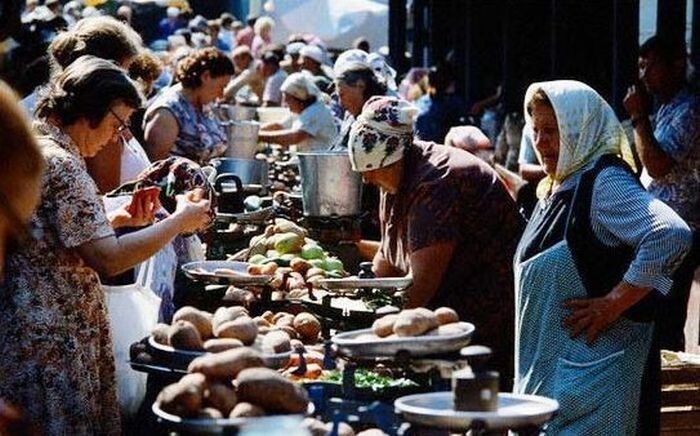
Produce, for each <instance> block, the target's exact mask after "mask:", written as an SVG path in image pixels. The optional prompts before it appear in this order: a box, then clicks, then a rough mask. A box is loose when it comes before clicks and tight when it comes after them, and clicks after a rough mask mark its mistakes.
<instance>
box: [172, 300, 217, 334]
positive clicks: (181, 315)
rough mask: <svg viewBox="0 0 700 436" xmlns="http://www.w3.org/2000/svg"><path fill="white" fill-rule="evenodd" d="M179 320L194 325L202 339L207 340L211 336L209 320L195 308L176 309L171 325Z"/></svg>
mask: <svg viewBox="0 0 700 436" xmlns="http://www.w3.org/2000/svg"><path fill="white" fill-rule="evenodd" d="M180 320H183V321H189V322H191V323H192V324H194V326H195V327H196V328H197V331H198V332H199V335H200V336H201V338H202V339H209V338H210V337H211V336H212V332H211V318H210V317H208V316H207V315H205V314H204V313H203V312H202V311H201V310H199V309H197V308H196V307H192V306H184V307H182V308H180V309H178V311H177V312H175V315H173V323H176V322H178V321H180Z"/></svg>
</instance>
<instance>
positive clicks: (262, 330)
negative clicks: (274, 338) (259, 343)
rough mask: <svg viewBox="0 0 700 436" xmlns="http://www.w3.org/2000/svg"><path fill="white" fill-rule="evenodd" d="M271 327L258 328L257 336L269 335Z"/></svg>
mask: <svg viewBox="0 0 700 436" xmlns="http://www.w3.org/2000/svg"><path fill="white" fill-rule="evenodd" d="M272 329H273V327H267V326H262V327H260V326H258V336H261V335H262V336H265V335H266V334H268V333H270V332H271V331H272Z"/></svg>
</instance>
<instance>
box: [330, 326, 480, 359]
mask: <svg viewBox="0 0 700 436" xmlns="http://www.w3.org/2000/svg"><path fill="white" fill-rule="evenodd" d="M459 324H460V325H462V326H463V327H464V332H462V333H459V334H454V335H444V336H437V335H425V336H407V337H399V338H391V339H388V338H378V337H377V338H376V339H369V338H368V339H365V338H364V337H363V335H372V336H374V333H373V332H372V329H362V330H354V331H350V332H345V333H341V334H338V335H335V336H333V338H331V340H332V341H333V342H334V343H335V344H336V345H337V346H338V351H339V352H340V353H341V354H343V355H346V356H349V357H355V358H375V357H395V356H396V355H397V354H400V353H408V354H409V355H410V356H411V357H417V356H428V355H431V354H438V353H449V352H451V351H457V350H459V349H461V348H463V347H466V346H467V345H469V342H470V341H471V338H472V335H473V334H474V330H476V328H475V327H474V324H471V323H468V322H460V323H459ZM375 337H376V336H375Z"/></svg>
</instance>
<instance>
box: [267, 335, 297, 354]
mask: <svg viewBox="0 0 700 436" xmlns="http://www.w3.org/2000/svg"><path fill="white" fill-rule="evenodd" d="M290 340H291V338H290V337H289V334H287V333H286V332H284V331H282V330H276V331H272V332H270V333H268V334H266V335H265V337H264V338H263V340H262V351H263V353H270V354H273V353H285V352H287V351H291V350H292V345H291V342H290Z"/></svg>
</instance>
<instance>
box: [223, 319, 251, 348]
mask: <svg viewBox="0 0 700 436" xmlns="http://www.w3.org/2000/svg"><path fill="white" fill-rule="evenodd" d="M214 335H216V337H217V338H233V339H238V340H240V341H241V342H243V344H244V345H250V344H252V343H253V342H255V337H256V336H257V335H258V326H257V324H255V321H253V319H252V318H250V317H248V316H240V317H238V318H236V319H234V320H233V321H227V322H225V323H223V324H220V325H219V327H218V328H217V329H216V330H215V331H214Z"/></svg>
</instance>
